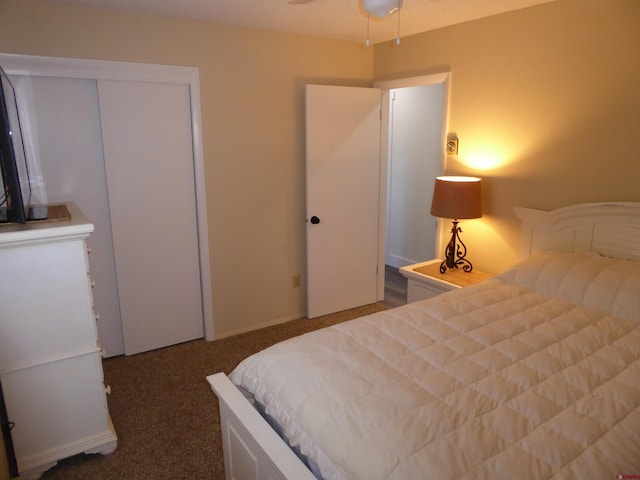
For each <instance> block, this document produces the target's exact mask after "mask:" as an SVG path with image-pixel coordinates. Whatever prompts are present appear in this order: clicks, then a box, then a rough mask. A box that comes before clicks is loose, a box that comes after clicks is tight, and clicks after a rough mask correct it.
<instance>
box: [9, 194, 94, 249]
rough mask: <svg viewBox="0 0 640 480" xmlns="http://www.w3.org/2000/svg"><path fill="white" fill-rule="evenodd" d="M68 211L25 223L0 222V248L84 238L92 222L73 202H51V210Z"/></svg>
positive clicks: (91, 230) (88, 232)
mask: <svg viewBox="0 0 640 480" xmlns="http://www.w3.org/2000/svg"><path fill="white" fill-rule="evenodd" d="M62 205H64V206H66V211H67V212H68V213H69V215H67V216H63V219H51V218H50V219H47V220H33V221H28V222H27V223H22V224H21V223H8V224H0V248H3V247H11V246H18V245H23V244H30V243H46V242H50V241H59V240H66V239H73V238H86V237H88V236H89V234H90V233H91V232H93V230H94V227H93V224H91V223H89V221H88V220H87V217H85V216H84V214H83V213H82V212H81V211H80V209H79V208H78V207H77V205H76V204H74V203H65V204H52V205H51V210H52V211H55V212H60V211H64V209H63V208H57V207H61V206H62ZM69 216H70V218H69Z"/></svg>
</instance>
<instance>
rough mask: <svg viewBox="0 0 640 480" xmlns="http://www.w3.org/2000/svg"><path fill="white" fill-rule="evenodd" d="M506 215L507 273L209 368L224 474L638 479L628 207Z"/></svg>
mask: <svg viewBox="0 0 640 480" xmlns="http://www.w3.org/2000/svg"><path fill="white" fill-rule="evenodd" d="M516 213H517V215H518V217H519V218H520V219H521V221H522V247H521V248H522V258H523V260H522V261H521V262H519V263H518V264H517V265H515V266H514V267H513V268H511V269H509V270H507V271H506V272H504V273H502V274H500V275H498V276H496V277H494V278H492V279H490V280H486V281H484V282H482V283H480V284H478V285H475V286H471V287H466V288H463V289H458V290H454V291H451V292H447V293H444V294H442V295H439V296H437V297H434V298H431V299H429V300H424V301H419V302H414V303H411V304H408V305H406V306H402V307H398V308H394V309H391V310H386V311H383V312H378V313H375V314H373V315H369V316H366V317H362V318H359V319H355V320H352V321H349V322H345V323H342V324H338V325H334V326H332V327H328V328H325V329H322V330H317V331H315V332H311V333H308V334H305V335H302V336H300V337H296V338H294V339H290V340H287V341H284V342H281V343H279V344H277V345H274V346H272V347H270V348H268V349H265V350H263V351H262V352H260V353H258V354H256V355H253V356H251V357H249V358H247V359H245V360H244V361H243V362H241V363H240V365H238V366H237V367H236V368H235V369H234V371H233V372H232V373H231V374H230V375H229V376H227V375H225V374H223V373H217V374H214V375H211V376H209V377H207V379H208V381H209V383H210V384H211V387H212V389H213V391H214V392H215V393H216V395H217V396H218V398H219V401H220V416H221V427H222V437H223V449H224V457H225V472H226V478H227V479H228V480H231V479H234V480H250V479H295V480H313V479H316V478H324V479H327V480H328V479H376V478H381V479H382V478H385V479H403V480H405V479H413V478H416V479H430V478H434V479H435V478H438V479H444V478H461V479H472V478H473V479H478V478H480V479H481V478H492V479H493V478H536V479H540V478H557V479H564V478H566V479H569V478H571V479H575V478H624V477H625V476H627V478H631V476H633V478H637V477H635V476H636V475H640V203H632V202H624V203H597V204H596V203H591V204H581V205H575V206H570V207H564V208H560V209H558V210H554V211H551V212H545V211H540V210H532V209H527V208H517V209H516Z"/></svg>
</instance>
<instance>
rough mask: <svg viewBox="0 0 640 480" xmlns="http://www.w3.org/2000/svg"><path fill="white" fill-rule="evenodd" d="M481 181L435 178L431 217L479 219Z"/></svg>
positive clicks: (476, 178) (451, 177) (464, 178)
mask: <svg viewBox="0 0 640 480" xmlns="http://www.w3.org/2000/svg"><path fill="white" fill-rule="evenodd" d="M481 183H482V182H481V179H480V178H478V177H455V176H449V177H436V183H435V185H434V188H433V200H432V201H431V215H433V216H436V217H441V218H451V219H455V220H457V219H460V218H480V217H481V216H482V199H481V190H480V186H481Z"/></svg>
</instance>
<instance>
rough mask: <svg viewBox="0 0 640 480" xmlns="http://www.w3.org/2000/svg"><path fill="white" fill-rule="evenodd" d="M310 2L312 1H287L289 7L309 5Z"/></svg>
mask: <svg viewBox="0 0 640 480" xmlns="http://www.w3.org/2000/svg"><path fill="white" fill-rule="evenodd" d="M312 1H313V0H287V2H288V3H289V5H300V4H302V3H309V2H312Z"/></svg>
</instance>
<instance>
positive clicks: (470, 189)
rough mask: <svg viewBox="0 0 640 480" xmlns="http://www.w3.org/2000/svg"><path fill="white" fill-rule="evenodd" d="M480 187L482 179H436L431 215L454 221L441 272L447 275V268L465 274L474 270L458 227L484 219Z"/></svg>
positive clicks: (445, 177) (455, 177) (449, 177)
mask: <svg viewBox="0 0 640 480" xmlns="http://www.w3.org/2000/svg"><path fill="white" fill-rule="evenodd" d="M480 185H481V179H480V178H478V177H458V176H444V177H436V183H435V185H434V188H433V200H432V202H431V215H433V216H435V217H440V218H450V219H452V221H453V227H452V228H451V239H450V240H449V243H448V244H447V248H446V249H445V251H444V260H443V261H442V263H441V264H440V273H445V272H446V271H447V268H450V269H453V268H459V267H460V266H462V269H463V270H464V271H465V272H470V271H471V270H472V269H473V265H471V262H470V261H469V260H467V259H466V258H465V256H466V255H467V247H466V246H465V244H464V243H462V240H460V232H462V230H461V229H460V227H458V220H459V219H465V218H480V217H481V216H482V200H481V195H480V192H481V190H480Z"/></svg>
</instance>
